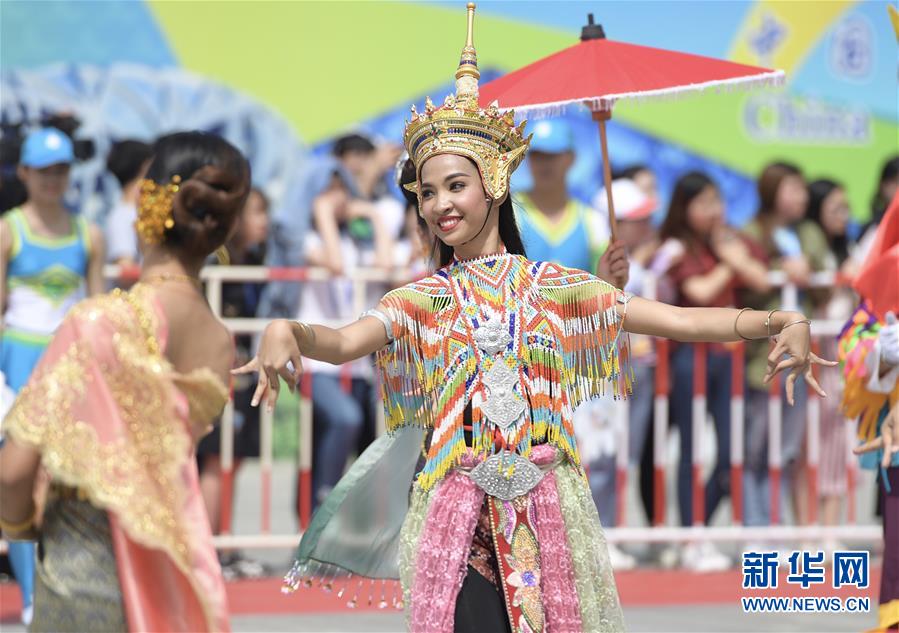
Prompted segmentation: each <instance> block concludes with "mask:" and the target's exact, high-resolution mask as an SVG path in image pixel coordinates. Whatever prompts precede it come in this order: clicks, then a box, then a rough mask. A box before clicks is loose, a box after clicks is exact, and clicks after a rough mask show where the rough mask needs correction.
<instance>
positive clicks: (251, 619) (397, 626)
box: [4, 606, 875, 633]
mask: <svg viewBox="0 0 899 633" xmlns="http://www.w3.org/2000/svg"><path fill="white" fill-rule="evenodd" d="M625 620H626V623H627V627H628V628H627V630H628V631H630V632H631V633H681V632H683V633H712V632H720V633H725V632H727V633H756V632H762V631H764V632H766V633H787V632H793V631H808V632H814V633H850V632H851V633H857V632H858V631H864V630H865V629H869V628H872V627H873V625H874V623H875V620H874V616H873V615H867V616H864V615H863V616H858V615H844V614H827V615H823V614H822V615H803V616H796V615H793V616H783V615H770V614H769V615H747V614H744V613H742V612H741V611H740V609H739V607H728V606H714V607H707V606H703V607H695V606H692V607H691V606H685V607H665V608H652V609H650V608H634V609H628V610H626V611H625ZM231 623H232V626H233V627H234V630H235V631H304V632H310V633H311V632H315V633H319V632H321V633H324V632H326V631H328V632H331V631H341V632H347V633H349V632H351V631H352V632H360V633H362V632H365V633H369V632H372V633H373V632H375V631H379V632H380V631H396V632H400V631H405V628H404V626H403V618H402V617H401V616H399V615H396V614H380V613H376V614H369V613H366V614H358V615H350V614H333V615H310V616H243V617H237V618H232V620H231ZM4 630H6V629H5V627H4Z"/></svg>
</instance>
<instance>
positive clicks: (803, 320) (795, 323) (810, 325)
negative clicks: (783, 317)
mask: <svg viewBox="0 0 899 633" xmlns="http://www.w3.org/2000/svg"><path fill="white" fill-rule="evenodd" d="M799 323H807V324H808V326H809V327H812V320H811V319H796V320H795V321H790V322H789V323H787V324H786V325H785V326H783V327H782V328H780V331H781V332H783V331H784V330H786V329H787V328H788V327H790V326H791V325H797V324H799Z"/></svg>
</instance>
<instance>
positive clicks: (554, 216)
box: [515, 119, 628, 286]
mask: <svg viewBox="0 0 899 633" xmlns="http://www.w3.org/2000/svg"><path fill="white" fill-rule="evenodd" d="M574 158H575V153H574V132H573V131H572V129H571V126H570V125H569V124H568V122H567V121H565V120H564V119H546V120H543V121H538V122H537V123H536V124H535V125H534V128H533V138H532V139H531V150H530V152H528V166H529V167H530V170H531V177H532V179H533V187H532V189H531V190H530V191H527V192H525V193H523V194H521V195H519V196H517V197H516V198H515V207H516V211H517V213H516V220H517V221H518V225H519V228H520V230H521V237H522V240H523V241H524V247H525V250H526V251H527V254H528V257H529V258H531V259H532V260H534V261H547V262H555V263H557V264H561V265H563V266H568V267H569V268H578V269H580V270H584V271H587V272H590V273H596V274H598V276H599V277H600V278H603V279H616V280H617V281H618V282H619V283H616V284H615V285H619V284H620V285H621V286H623V285H624V284H625V283H626V282H627V277H626V275H627V268H628V263H627V255H626V253H625V250H624V248H623V247H621V246H620V245H617V244H614V245H612V247H610V248H609V247H608V246H609V228H608V224H607V221H606V219H604V218H603V217H602V215H600V214H599V213H598V212H597V211H596V210H595V209H593V208H592V207H590V206H589V205H587V204H584V203H583V202H581V201H579V200H576V199H575V198H572V197H571V195H570V194H569V192H568V185H567V183H566V181H565V178H566V175H567V174H568V170H569V169H570V168H571V166H572V165H573V164H574ZM613 268H614V270H613ZM622 275H624V277H622Z"/></svg>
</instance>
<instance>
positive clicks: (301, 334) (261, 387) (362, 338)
mask: <svg viewBox="0 0 899 633" xmlns="http://www.w3.org/2000/svg"><path fill="white" fill-rule="evenodd" d="M382 312H384V311H382ZM388 342H389V341H388V338H387V329H386V327H385V324H384V323H382V322H381V321H380V320H379V319H377V318H375V317H372V316H368V317H365V318H362V319H359V320H358V321H355V322H354V323H351V324H349V325H346V326H344V327H342V328H338V329H334V328H330V327H326V326H324V325H307V324H305V323H298V322H297V321H288V320H286V319H278V320H277V321H272V322H271V323H269V324H268V326H266V328H265V331H264V332H263V333H262V341H261V342H260V344H259V351H258V352H257V354H256V357H255V358H253V360H251V361H250V362H249V363H247V364H246V365H244V366H243V367H238V368H237V369H234V370H232V372H231V373H232V374H248V373H251V372H254V371H258V372H259V382H258V383H257V384H256V392H255V393H254V394H253V401H252V404H253V406H256V405H258V404H259V402H261V401H262V399H263V398H265V400H266V406H268V408H269V409H273V408H274V407H275V402H276V401H277V400H278V390H279V388H280V382H279V380H278V377H279V376H280V377H281V378H283V379H284V381H285V382H286V383H287V388H288V389H290V390H291V391H293V390H294V389H295V388H296V386H297V384H298V383H299V380H300V376H301V375H302V372H303V364H302V360H301V357H302V356H305V357H306V358H312V359H314V360H321V361H325V362H326V363H331V364H333V365H340V364H343V363H346V362H348V361H351V360H356V359H357V358H362V357H364V356H368V355H369V354H372V353H374V352H376V351H378V350H379V349H381V348H382V347H384V346H385V345H387V343H388Z"/></svg>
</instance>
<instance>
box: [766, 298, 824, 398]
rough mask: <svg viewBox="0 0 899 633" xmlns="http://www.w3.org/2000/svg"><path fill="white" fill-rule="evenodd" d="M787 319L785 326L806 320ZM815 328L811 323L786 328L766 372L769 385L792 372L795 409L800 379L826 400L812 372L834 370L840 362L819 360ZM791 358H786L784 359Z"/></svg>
mask: <svg viewBox="0 0 899 633" xmlns="http://www.w3.org/2000/svg"><path fill="white" fill-rule="evenodd" d="M785 316H786V317H788V318H787V319H785V323H791V322H794V321H797V320H801V319H803V318H804V317H803V316H802V315H801V314H798V313H786V314H785ZM810 348H811V327H810V325H809V324H807V323H796V324H795V325H791V326H790V327H787V328H784V329H783V330H782V331H781V333H780V334H778V335H777V336H776V337H775V338H774V348H773V349H772V350H771V353H770V354H768V371H767V372H765V379H764V380H765V382H766V383H768V382H770V381H771V379H773V378H774V377H775V376H776V375H777V374H778V373H780V372H781V371H783V370H785V369H788V370H790V374H789V375H788V376H787V382H786V389H787V402H789V403H790V405H793V404H794V402H795V399H794V397H793V395H794V391H795V387H796V379H797V378H799V377H800V376H802V377H803V378H805V381H806V382H807V383H808V384H809V386H810V387H811V388H812V389H814V390H815V392H816V393H817V394H818V395H819V396H821V397H822V398H824V397H827V394H826V393H824V390H823V389H821V385H819V384H818V381H817V379H816V378H815V375H814V373H813V371H812V366H813V365H821V366H823V367H833V366H834V365H836V364H837V363H836V361H832V360H824V359H822V358H819V357H818V356H817V355H816V354H814V353H812V351H811V349H810ZM785 355H786V356H789V358H783V357H784V356H785ZM781 359H782V360H781Z"/></svg>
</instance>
